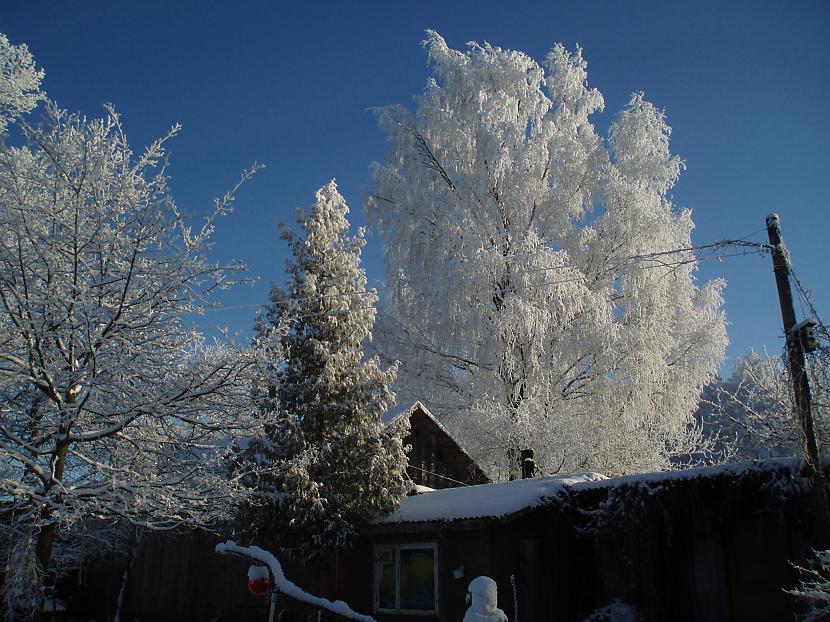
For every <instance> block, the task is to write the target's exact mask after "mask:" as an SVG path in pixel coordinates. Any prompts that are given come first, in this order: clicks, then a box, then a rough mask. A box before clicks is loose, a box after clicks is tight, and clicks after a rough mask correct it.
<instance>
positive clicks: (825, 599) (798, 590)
mask: <svg viewBox="0 0 830 622" xmlns="http://www.w3.org/2000/svg"><path fill="white" fill-rule="evenodd" d="M815 555H816V557H815V559H814V560H813V561H812V564H811V567H809V568H803V567H801V566H796V567H795V568H796V570H797V571H798V572H799V573H800V575H801V578H800V580H799V582H798V585H797V586H796V587H795V588H794V589H792V590H787V592H788V593H789V594H792V595H793V596H795V597H796V599H798V601H799V605H800V607H802V608H803V609H802V610H801V611H800V612H799V614H798V615H796V619H797V620H798V622H820V621H821V620H827V619H828V617H830V551H816V552H815Z"/></svg>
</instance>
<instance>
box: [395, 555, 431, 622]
mask: <svg viewBox="0 0 830 622" xmlns="http://www.w3.org/2000/svg"><path fill="white" fill-rule="evenodd" d="M434 555H435V551H434V550H433V549H431V548H430V549H401V609H409V610H413V611H432V610H433V609H435V558H434Z"/></svg>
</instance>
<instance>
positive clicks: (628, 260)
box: [203, 229, 769, 317]
mask: <svg viewBox="0 0 830 622" xmlns="http://www.w3.org/2000/svg"><path fill="white" fill-rule="evenodd" d="M760 231H763V229H761V230H759V231H755V232H753V233H750V234H749V235H746V236H744V237H742V238H737V239H725V240H718V241H715V242H710V243H708V244H701V245H697V246H687V247H681V248H675V249H669V250H663V251H655V252H652V253H641V254H636V255H630V256H627V257H621V258H619V259H618V260H617V263H616V264H615V265H614V266H611V267H608V268H605V269H604V270H603V271H602V272H601V273H600V274H602V273H609V272H612V273H613V272H616V271H617V270H620V269H621V268H624V267H626V266H627V265H628V264H632V263H643V262H654V263H652V264H646V265H640V266H636V269H639V270H650V269H660V268H664V269H665V268H677V267H680V266H682V265H687V264H692V263H699V262H701V261H705V260H708V259H718V260H722V259H726V258H730V257H738V256H746V255H755V254H760V255H763V254H765V253H766V252H767V251H768V250H769V244H765V243H760V242H751V241H748V239H747V238H750V237H752V236H754V235H756V234H757V233H759V232H760ZM735 247H738V248H742V249H743V250H742V251H741V252H737V253H727V254H717V253H718V251H720V250H723V249H726V248H735ZM699 251H708V252H707V253H706V254H705V255H704V256H702V257H688V258H684V259H681V260H678V261H673V262H671V261H670V262H667V261H662V260H661V259H660V258H662V257H669V256H671V255H676V254H679V253H694V252H699ZM584 268H585V266H578V265H576V264H560V265H557V266H546V267H539V268H526V269H524V270H522V273H524V274H536V273H540V272H550V271H555V270H583V269H584ZM587 278H589V277H588V275H585V274H580V275H574V276H572V277H567V278H564V279H559V280H555V281H548V282H545V283H540V284H538V285H541V286H548V285H559V284H564V283H573V282H578V281H584V280H586V279H587ZM397 280H399V281H402V282H405V281H406V280H407V279H405V278H402V277H399V278H398V279H397ZM384 289H386V288H385V287H381V288H372V289H369V290H355V291H351V292H338V293H336V294H321V295H319V296H305V297H301V298H290V300H291V301H292V302H307V301H312V300H313V301H318V300H319V301H322V300H331V299H338V298H353V297H361V296H377V294H378V292H379V291H383V290H384ZM266 304H267V303H251V304H244V305H234V306H231V307H218V306H217V307H206V308H205V309H203V311H205V312H207V311H236V310H241V309H253V308H264V307H265V306H266ZM370 308H374V306H373V305H372V306H367V307H353V308H352V309H354V310H365V309H370ZM334 313H336V311H334V310H333V311H323V312H317V313H310V314H301V315H299V316H297V317H317V316H322V315H331V314H334Z"/></svg>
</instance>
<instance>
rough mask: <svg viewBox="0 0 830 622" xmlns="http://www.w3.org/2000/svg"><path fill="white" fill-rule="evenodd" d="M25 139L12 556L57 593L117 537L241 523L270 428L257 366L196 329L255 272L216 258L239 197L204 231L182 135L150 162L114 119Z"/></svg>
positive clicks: (10, 361)
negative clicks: (255, 448)
mask: <svg viewBox="0 0 830 622" xmlns="http://www.w3.org/2000/svg"><path fill="white" fill-rule="evenodd" d="M0 43H4V44H5V39H3V40H2V41H0ZM18 53H19V54H20V55H22V56H21V58H23V59H24V61H25V62H23V65H24V66H26V63H27V62H28V63H29V65H31V62H30V61H31V59H30V58H29V57H27V56H26V55H25V50H23V51H22V52H21V51H20V50H18ZM7 56H8V55H7ZM26 59H28V60H26ZM14 75H16V74H14ZM5 80H6V75H5V74H4V93H5V92H7V91H8V88H9V87H8V85H7V84H5ZM21 88H22V87H21ZM19 90H20V89H19ZM22 91H25V89H22ZM32 101H33V100H31V99H26V98H25V97H23V98H22V99H19V100H18V103H14V106H16V108H14V109H15V110H24V109H25V108H26V107H27V106H29V104H30V103H32ZM20 102H24V103H25V102H28V103H25V105H24V104H21V103H20ZM7 109H11V108H7ZM20 123H21V131H22V138H21V144H20V145H19V146H16V147H12V146H7V145H5V144H0V516H2V519H1V520H0V552H1V553H2V555H3V563H4V564H5V563H7V561H9V560H17V561H15V563H21V562H20V560H19V558H20V555H21V552H26V551H28V552H29V553H30V555H29V559H28V562H27V563H29V566H27V568H28V569H31V568H34V572H35V574H36V575H37V576H38V577H42V574H43V573H44V572H49V571H51V570H54V569H55V566H56V563H55V562H59V561H60V559H61V556H62V555H63V550H64V549H63V546H64V545H66V544H68V543H69V542H71V541H72V540H73V539H75V538H76V537H77V538H80V537H81V536H82V535H83V536H84V537H85V536H86V535H88V534H92V533H94V532H95V531H96V530H97V531H99V533H100V532H101V531H102V530H104V529H105V527H106V526H107V525H112V524H114V523H115V522H119V521H120V522H121V523H122V524H123V523H132V524H134V525H140V526H144V527H148V528H157V529H165V528H172V527H175V526H179V525H205V524H209V523H212V522H214V521H217V520H222V519H226V518H227V517H228V516H229V512H230V509H231V508H230V507H229V506H230V505H231V504H233V503H234V501H235V500H236V499H237V498H238V495H239V494H241V491H242V487H241V485H239V483H238V482H236V481H234V480H229V479H228V478H227V477H226V473H225V471H224V468H223V466H222V462H221V461H222V454H223V453H224V452H225V448H226V447H227V445H228V438H229V437H233V436H236V435H240V434H244V433H248V434H250V433H252V431H253V430H255V429H257V428H256V425H258V424H257V420H256V419H255V418H253V417H252V416H251V414H250V410H251V407H250V371H251V370H252V368H253V367H254V366H255V363H256V362H255V360H254V359H253V354H252V353H251V352H249V351H247V350H239V349H237V348H236V347H234V346H233V345H230V344H229V345H221V346H220V345H208V344H206V343H204V341H203V340H202V338H201V336H200V335H199V334H198V333H197V332H196V331H195V329H193V328H192V327H191V326H189V325H188V323H187V322H186V321H185V319H184V315H185V314H188V313H194V312H196V313H198V312H200V311H201V310H202V309H203V308H204V307H205V306H206V305H208V304H209V302H208V299H207V296H208V295H209V294H210V292H211V291H213V290H216V289H218V288H224V287H227V286H229V285H230V284H232V283H233V282H234V280H235V279H236V277H235V276H234V275H235V274H236V273H238V272H239V271H240V270H242V269H243V268H244V266H242V265H241V264H239V263H232V264H228V265H220V264H212V263H210V262H208V260H207V258H206V254H207V252H208V250H209V247H210V234H211V232H212V230H213V225H214V220H215V217H216V216H218V215H219V214H222V213H226V212H227V211H229V210H230V208H231V203H232V201H233V193H232V192H231V193H229V194H228V195H226V196H225V198H224V199H221V200H218V201H217V203H216V205H215V210H214V213H213V215H212V216H211V217H209V218H208V220H207V222H206V223H205V225H204V226H203V227H202V228H199V229H196V230H193V229H191V228H190V227H188V226H186V225H185V222H184V219H183V217H182V215H181V213H180V212H179V210H178V208H177V207H176V205H175V203H174V202H173V200H172V198H171V197H170V195H169V193H168V189H167V178H166V176H165V173H164V166H163V164H164V162H165V157H166V155H165V151H164V142H165V140H166V139H167V138H169V137H170V136H172V135H173V134H174V133H175V131H176V129H175V128H174V130H173V131H171V133H170V134H168V136H166V137H165V138H164V139H161V140H158V141H156V142H155V143H153V144H152V145H150V146H149V147H148V148H147V149H146V150H145V151H144V152H143V153H141V154H135V153H133V152H132V150H131V149H130V147H129V145H128V143H127V139H126V137H125V134H124V131H123V128H122V126H121V123H120V121H119V118H118V116H117V115H116V114H115V113H114V112H113V111H112V110H109V111H108V114H107V115H106V116H105V117H104V118H102V119H94V120H87V119H85V118H83V117H80V116H77V115H73V114H69V113H67V112H65V111H63V110H61V109H59V108H58V107H57V106H56V105H55V104H52V103H48V104H47V106H46V111H45V120H44V123H43V125H42V126H32V125H30V124H29V123H27V122H25V121H21V122H20ZM246 177H247V174H246ZM53 548H54V549H55V551H56V553H55V555H56V556H57V559H56V557H55V556H53V554H52V552H53ZM66 550H67V551H68V550H69V549H66ZM31 554H33V555H34V556H35V558H36V560H32V559H31ZM50 562H52V563H50ZM26 572H27V573H29V574H31V573H30V572H29V570H26ZM12 589H14V585H11V586H10V584H9V583H8V582H7V585H6V587H5V590H6V596H8V597H9V598H11V599H12V600H13V598H14V595H10V594H9V590H12ZM9 602H11V601H9Z"/></svg>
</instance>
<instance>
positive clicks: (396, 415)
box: [380, 401, 446, 432]
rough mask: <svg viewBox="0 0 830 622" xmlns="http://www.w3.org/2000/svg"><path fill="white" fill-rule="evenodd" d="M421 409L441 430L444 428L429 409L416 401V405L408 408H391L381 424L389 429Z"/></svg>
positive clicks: (381, 420)
mask: <svg viewBox="0 0 830 622" xmlns="http://www.w3.org/2000/svg"><path fill="white" fill-rule="evenodd" d="M419 408H420V409H421V410H422V411H424V413H425V414H426V415H427V416H428V417H429V418H430V419H432V420H433V421H435V423H436V424H437V425H438V427H440V428H441V429H443V428H444V426H442V425H441V424H440V423H438V419H436V418H435V415H433V414H432V413H431V412H429V410H428V409H427V407H426V406H424V405H423V404H422V403H421V402H420V401H416V402H415V403H414V404H412V406H408V407H406V408H404V407H402V406H399V407H397V408H390V409H389V410H387V411H386V414H384V415H383V417H381V419H380V422H381V423H382V424H383V427H384V428H388V427H389V426H390V425H392V424H393V423H395V422H396V421H397V420H398V419H400V418H401V417H403V416H407V417H408V416H410V415H412V413H414V412H415V411H416V410H418V409H419ZM444 431H445V432H446V430H444Z"/></svg>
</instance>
